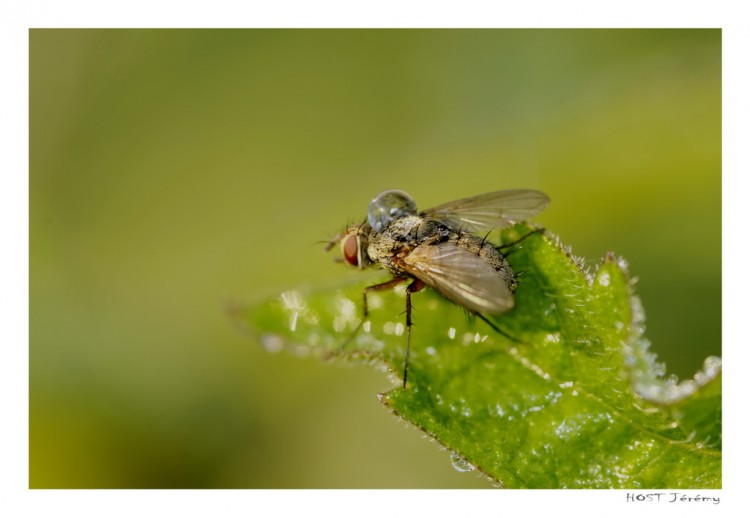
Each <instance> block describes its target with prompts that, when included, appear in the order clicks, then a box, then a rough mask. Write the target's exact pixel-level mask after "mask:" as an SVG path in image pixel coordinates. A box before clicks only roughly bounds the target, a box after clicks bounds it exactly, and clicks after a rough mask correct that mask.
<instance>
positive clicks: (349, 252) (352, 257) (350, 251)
mask: <svg viewBox="0 0 750 518" xmlns="http://www.w3.org/2000/svg"><path fill="white" fill-rule="evenodd" d="M341 251H342V252H344V259H346V262H347V263H349V264H351V265H352V266H357V264H359V260H358V258H357V256H358V255H359V239H357V236H349V237H347V238H346V240H344V243H343V245H342V246H341Z"/></svg>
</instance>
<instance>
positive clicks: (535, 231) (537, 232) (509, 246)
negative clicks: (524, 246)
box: [496, 228, 544, 252]
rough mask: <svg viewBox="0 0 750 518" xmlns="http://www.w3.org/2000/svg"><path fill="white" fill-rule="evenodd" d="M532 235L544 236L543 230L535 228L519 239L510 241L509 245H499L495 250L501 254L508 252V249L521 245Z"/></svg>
mask: <svg viewBox="0 0 750 518" xmlns="http://www.w3.org/2000/svg"><path fill="white" fill-rule="evenodd" d="M534 234H544V229H543V228H535V229H534V230H532V231H531V232H529V233H528V234H524V235H523V236H521V237H519V238H518V239H516V240H515V241H511V242H510V243H506V244H504V245H500V246H498V247H496V248H497V250H498V251H499V252H502V251H503V250H508V249H510V248H513V247H514V246H516V245H517V244H519V243H522V242H523V241H525V240H526V239H528V238H529V237H531V236H533V235H534Z"/></svg>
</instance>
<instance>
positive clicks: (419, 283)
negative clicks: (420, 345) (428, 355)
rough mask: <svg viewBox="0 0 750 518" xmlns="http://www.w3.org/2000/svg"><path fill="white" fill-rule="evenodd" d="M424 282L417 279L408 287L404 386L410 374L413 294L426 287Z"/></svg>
mask: <svg viewBox="0 0 750 518" xmlns="http://www.w3.org/2000/svg"><path fill="white" fill-rule="evenodd" d="M424 286H425V284H424V282H422V281H420V280H418V279H415V280H414V282H412V283H411V284H409V286H407V287H406V357H405V358H404V388H406V377H407V375H408V374H409V346H410V345H411V294H412V293H416V292H418V291H420V290H421V289H422V288H424Z"/></svg>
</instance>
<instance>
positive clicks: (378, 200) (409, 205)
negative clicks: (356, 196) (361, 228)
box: [367, 189, 417, 232]
mask: <svg viewBox="0 0 750 518" xmlns="http://www.w3.org/2000/svg"><path fill="white" fill-rule="evenodd" d="M416 213H417V204H416V203H414V200H413V199H412V197H411V196H409V195H408V194H406V193H405V192H404V191H398V190H395V189H391V190H389V191H383V192H381V193H380V194H378V195H377V196H375V198H373V200H372V201H371V202H370V207H369V209H368V210H367V221H368V223H370V226H371V227H372V229H373V230H374V231H375V232H382V231H383V229H384V228H385V227H387V226H388V225H390V224H391V223H393V222H394V221H395V220H397V219H399V218H403V217H404V216H413V215H415V214H416Z"/></svg>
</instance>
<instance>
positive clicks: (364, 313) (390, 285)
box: [339, 277, 407, 350]
mask: <svg viewBox="0 0 750 518" xmlns="http://www.w3.org/2000/svg"><path fill="white" fill-rule="evenodd" d="M406 280H407V278H406V277H395V278H393V279H391V280H390V281H386V282H383V283H380V284H375V285H373V286H368V287H366V288H365V289H364V290H362V319H361V320H360V321H359V324H357V327H356V328H355V329H354V331H353V332H352V334H350V335H349V337H348V338H347V339H346V340H344V342H343V343H342V344H341V345H340V346H339V350H341V349H343V348H344V347H346V346H347V345H349V343H350V342H351V341H352V340H353V339H354V337H355V336H357V333H359V330H360V329H362V326H363V325H364V323H365V320H367V315H368V314H369V311H368V309H367V294H368V293H369V292H371V291H385V290H389V289H392V288H394V287H396V286H398V285H399V284H401V283H402V282H405V281H406Z"/></svg>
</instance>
